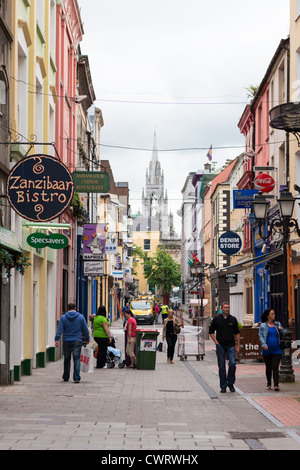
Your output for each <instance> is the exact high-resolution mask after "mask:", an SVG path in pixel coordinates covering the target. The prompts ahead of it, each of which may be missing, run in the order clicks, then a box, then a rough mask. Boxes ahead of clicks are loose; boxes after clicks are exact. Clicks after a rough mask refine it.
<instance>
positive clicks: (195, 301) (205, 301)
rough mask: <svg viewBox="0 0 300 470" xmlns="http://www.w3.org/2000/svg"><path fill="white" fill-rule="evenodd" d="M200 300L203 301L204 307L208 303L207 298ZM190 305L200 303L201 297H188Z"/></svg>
mask: <svg viewBox="0 0 300 470" xmlns="http://www.w3.org/2000/svg"><path fill="white" fill-rule="evenodd" d="M202 302H203V304H202V305H203V307H206V305H207V304H208V300H207V299H202ZM190 305H192V306H194V305H201V299H190Z"/></svg>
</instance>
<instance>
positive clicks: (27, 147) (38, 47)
mask: <svg viewBox="0 0 300 470" xmlns="http://www.w3.org/2000/svg"><path fill="white" fill-rule="evenodd" d="M11 7H12V23H11V30H12V34H13V37H14V41H13V44H12V49H11V76H12V77H11V87H10V103H11V108H10V111H11V113H10V116H11V121H10V128H11V139H12V142H11V144H12V145H11V161H12V165H14V164H16V163H17V162H18V161H20V160H21V159H23V158H24V157H25V156H27V155H33V154H48V155H52V156H54V155H55V148H54V146H53V145H46V144H47V143H51V142H55V102H56V99H57V94H56V90H55V71H56V68H55V36H56V34H55V28H56V26H55V25H56V2H53V1H51V0H47V1H43V2H41V1H39V0H31V1H30V2H29V1H24V0H11ZM13 142H15V143H13ZM11 219H12V229H13V230H14V231H15V233H16V234H17V237H18V241H19V244H20V246H21V247H22V249H23V251H24V252H25V254H26V255H27V256H29V258H30V263H31V265H30V267H28V268H27V269H26V270H25V275H24V276H21V275H20V274H19V273H17V272H14V273H13V276H12V279H11V312H10V314H11V339H10V341H11V344H13V345H14V347H13V348H11V353H10V355H11V357H10V369H11V381H12V382H13V381H14V380H19V379H20V377H21V375H22V374H30V373H31V371H32V368H35V367H39V366H41V367H44V366H45V364H46V361H47V360H49V359H51V360H54V358H55V352H54V335H55V330H56V322H55V309H56V305H55V298H56V256H57V255H56V252H55V250H51V249H48V248H43V249H35V248H32V247H30V246H29V245H28V244H27V237H28V235H29V234H30V233H32V232H34V231H36V230H35V229H33V228H30V227H27V226H25V223H26V220H25V219H23V218H21V217H20V216H19V215H17V213H16V212H14V211H13V210H12V213H11ZM27 222H28V221H27ZM42 231H43V232H45V230H44V229H43V230H42ZM14 271H15V270H14Z"/></svg>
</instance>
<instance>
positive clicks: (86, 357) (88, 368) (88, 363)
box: [80, 346, 94, 372]
mask: <svg viewBox="0 0 300 470" xmlns="http://www.w3.org/2000/svg"><path fill="white" fill-rule="evenodd" d="M80 370H81V372H94V357H93V351H92V349H90V348H85V347H84V346H82V348H81V354H80Z"/></svg>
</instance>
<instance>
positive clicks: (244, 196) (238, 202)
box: [233, 189, 258, 209]
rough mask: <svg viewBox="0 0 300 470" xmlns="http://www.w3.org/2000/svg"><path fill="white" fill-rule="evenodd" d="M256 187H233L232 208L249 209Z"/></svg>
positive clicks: (256, 190) (256, 191)
mask: <svg viewBox="0 0 300 470" xmlns="http://www.w3.org/2000/svg"><path fill="white" fill-rule="evenodd" d="M257 193H258V189H234V190H233V208H234V209H251V207H252V202H253V199H254V196H255V194H257Z"/></svg>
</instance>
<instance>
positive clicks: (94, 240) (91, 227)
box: [83, 224, 107, 260]
mask: <svg viewBox="0 0 300 470" xmlns="http://www.w3.org/2000/svg"><path fill="white" fill-rule="evenodd" d="M106 233H107V232H106V225H105V224H85V225H84V227H83V259H91V260H92V259H94V260H96V259H98V260H100V259H103V257H104V255H105V244H106Z"/></svg>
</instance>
